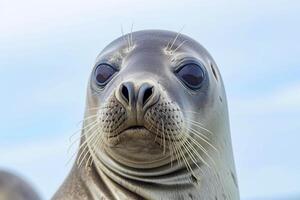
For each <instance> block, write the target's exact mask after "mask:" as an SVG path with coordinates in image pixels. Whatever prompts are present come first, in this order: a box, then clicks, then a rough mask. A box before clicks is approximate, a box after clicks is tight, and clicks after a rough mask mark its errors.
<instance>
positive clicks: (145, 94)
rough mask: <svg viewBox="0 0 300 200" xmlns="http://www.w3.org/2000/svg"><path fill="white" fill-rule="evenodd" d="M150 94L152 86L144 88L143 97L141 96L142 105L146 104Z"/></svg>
mask: <svg viewBox="0 0 300 200" xmlns="http://www.w3.org/2000/svg"><path fill="white" fill-rule="evenodd" d="M152 94H153V87H150V88H147V89H146V90H145V93H144V97H143V105H145V104H146V102H147V100H148V99H149V98H150V97H151V96H152Z"/></svg>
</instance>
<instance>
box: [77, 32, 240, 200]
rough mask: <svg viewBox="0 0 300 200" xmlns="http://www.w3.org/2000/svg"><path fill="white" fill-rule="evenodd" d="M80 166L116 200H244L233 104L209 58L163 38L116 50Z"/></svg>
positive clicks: (95, 96)
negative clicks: (234, 138) (231, 111)
mask: <svg viewBox="0 0 300 200" xmlns="http://www.w3.org/2000/svg"><path fill="white" fill-rule="evenodd" d="M76 164H77V166H76V167H75V168H76V170H75V171H80V172H81V174H85V175H84V177H90V176H95V174H97V176H98V178H99V177H100V179H101V181H103V182H104V183H105V184H106V185H109V187H107V190H109V191H110V192H107V191H106V192H105V191H104V189H100V191H101V193H102V195H103V196H104V197H105V196H106V197H107V198H108V199H120V198H121V199H122V198H123V197H126V198H129V199H139V198H145V199H186V198H189V199H238V198H239V195H238V189H237V183H236V178H235V177H236V175H235V168H234V161H233V154H232V147H231V140H230V130H229V120H228V114H227V102H226V96H225V91H224V87H223V83H222V80H221V76H220V73H219V71H218V69H217V66H216V64H215V62H214V61H213V59H212V57H211V56H210V55H209V53H208V52H207V51H206V50H205V49H204V48H203V47H202V46H201V45H200V44H199V43H197V42H196V41H195V40H193V39H191V38H190V37H188V36H185V35H181V34H177V33H174V32H169V31H160V30H147V31H138V32H134V33H132V34H128V35H125V36H123V37H120V38H118V39H116V40H115V41H113V42H112V43H111V44H109V45H108V46H107V47H106V48H105V49H104V50H103V51H102V52H101V53H100V54H99V55H98V57H97V59H96V62H95V65H94V68H93V70H92V73H91V76H90V81H89V84H88V92H87V104H86V111H85V119H84V124H83V129H82V141H81V145H80V151H79V153H78V156H77V162H76ZM91 172H93V173H92V174H93V175H91ZM81 177H82V176H81ZM86 187H87V188H88V189H87V190H88V191H89V192H90V193H92V194H94V193H95V189H94V188H93V187H90V186H86ZM100 188H101V187H100ZM109 188H113V189H109ZM112 191H114V192H112Z"/></svg>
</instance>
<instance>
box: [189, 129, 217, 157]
mask: <svg viewBox="0 0 300 200" xmlns="http://www.w3.org/2000/svg"><path fill="white" fill-rule="evenodd" d="M189 131H190V133H192V134H194V135H195V136H197V137H198V138H200V139H201V140H202V141H204V142H205V143H206V144H208V145H209V146H210V147H212V148H213V149H214V150H215V151H216V152H217V153H219V150H218V149H217V148H216V147H215V146H214V145H212V144H211V143H210V142H209V141H207V140H206V139H205V138H203V137H201V136H200V135H199V133H198V132H195V131H194V130H189Z"/></svg>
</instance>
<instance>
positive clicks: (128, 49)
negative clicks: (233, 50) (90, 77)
mask: <svg viewBox="0 0 300 200" xmlns="http://www.w3.org/2000/svg"><path fill="white" fill-rule="evenodd" d="M130 55H139V56H145V57H149V58H150V59H151V58H152V59H155V58H158V57H162V56H164V57H166V56H169V57H172V58H173V59H174V58H177V59H180V58H181V57H191V58H193V57H195V58H198V59H199V58H201V59H202V62H203V61H204V62H205V59H209V58H210V55H209V54H208V52H207V51H206V50H205V49H204V48H203V47H202V46H201V45H200V44H199V43H198V42H196V41H195V40H193V39H192V38H190V37H188V36H186V35H183V34H179V33H176V32H171V31H161V30H147V31H137V32H133V33H129V34H127V35H124V36H121V37H119V38H118V39H116V40H114V41H113V42H111V43H110V44H109V45H108V46H106V47H105V48H104V49H103V51H102V52H101V53H100V54H99V55H98V56H97V59H96V63H97V62H103V61H110V62H112V63H117V64H119V62H121V61H122V59H123V58H124V57H129V56H130ZM170 55H171V56H170Z"/></svg>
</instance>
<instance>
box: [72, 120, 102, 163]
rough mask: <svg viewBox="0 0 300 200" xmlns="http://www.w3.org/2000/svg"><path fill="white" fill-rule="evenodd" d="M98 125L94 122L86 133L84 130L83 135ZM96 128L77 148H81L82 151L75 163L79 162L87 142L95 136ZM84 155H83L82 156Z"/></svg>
mask: <svg viewBox="0 0 300 200" xmlns="http://www.w3.org/2000/svg"><path fill="white" fill-rule="evenodd" d="M97 125H98V123H97V124H95V125H94V126H92V127H91V128H90V129H89V130H88V131H87V132H86V133H85V132H84V133H83V135H86V134H87V133H88V132H89V131H91V130H92V129H93V128H95V127H96V126H97ZM96 133H97V130H96V131H93V132H92V133H91V134H90V135H89V136H87V137H86V139H85V141H84V142H83V143H82V144H81V145H80V146H79V150H80V149H82V148H83V147H84V148H83V149H82V152H81V153H80V155H79V157H78V159H77V164H78V163H79V160H81V158H82V155H83V152H84V151H85V150H86V148H87V147H88V146H87V144H88V143H89V141H90V140H92V139H93V138H94V137H95V136H97V134H96ZM84 157H85V156H84ZM80 163H81V162H80ZM79 166H80V164H79Z"/></svg>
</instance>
